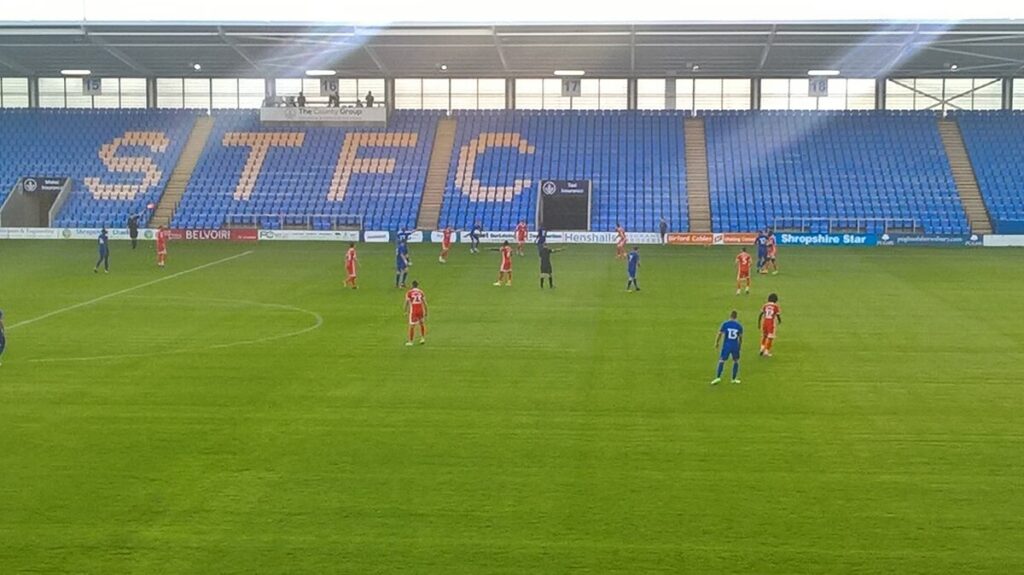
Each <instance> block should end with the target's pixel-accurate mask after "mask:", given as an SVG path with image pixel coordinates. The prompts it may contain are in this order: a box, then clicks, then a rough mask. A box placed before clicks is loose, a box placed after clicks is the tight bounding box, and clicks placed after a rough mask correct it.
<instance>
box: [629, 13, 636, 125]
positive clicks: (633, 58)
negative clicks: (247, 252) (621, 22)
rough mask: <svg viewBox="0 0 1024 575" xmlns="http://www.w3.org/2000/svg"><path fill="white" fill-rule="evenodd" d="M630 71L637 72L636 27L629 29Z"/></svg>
mask: <svg viewBox="0 0 1024 575" xmlns="http://www.w3.org/2000/svg"><path fill="white" fill-rule="evenodd" d="M629 71H630V72H636V26H630V27H629ZM635 107H636V106H634V108H635Z"/></svg>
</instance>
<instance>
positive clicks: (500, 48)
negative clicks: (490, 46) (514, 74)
mask: <svg viewBox="0 0 1024 575" xmlns="http://www.w3.org/2000/svg"><path fill="white" fill-rule="evenodd" d="M491 33H492V34H494V48H495V49H496V50H497V51H498V60H501V69H502V70H504V71H506V72H508V60H507V59H506V58H505V48H504V47H503V46H502V45H501V37H500V36H498V29H497V26H491Z"/></svg>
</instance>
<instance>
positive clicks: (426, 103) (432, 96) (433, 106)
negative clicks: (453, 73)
mask: <svg viewBox="0 0 1024 575" xmlns="http://www.w3.org/2000/svg"><path fill="white" fill-rule="evenodd" d="M448 89H449V85H448V79H447V78H424V79H423V109H424V110H447V109H448V104H449V101H448Z"/></svg>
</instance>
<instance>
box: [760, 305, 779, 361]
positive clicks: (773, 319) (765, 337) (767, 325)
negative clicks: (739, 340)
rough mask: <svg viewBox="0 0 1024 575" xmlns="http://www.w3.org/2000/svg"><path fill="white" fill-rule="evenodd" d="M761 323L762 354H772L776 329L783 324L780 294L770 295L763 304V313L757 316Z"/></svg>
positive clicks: (765, 355)
mask: <svg viewBox="0 0 1024 575" xmlns="http://www.w3.org/2000/svg"><path fill="white" fill-rule="evenodd" d="M757 321H758V322H759V323H760V324H761V355H762V356H764V357H771V356H772V346H773V345H774V344H775V329H776V328H777V327H778V326H779V325H780V324H782V308H780V307H779V296H778V295H776V294H769V295H768V303H766V304H764V305H763V306H761V315H759V316H757Z"/></svg>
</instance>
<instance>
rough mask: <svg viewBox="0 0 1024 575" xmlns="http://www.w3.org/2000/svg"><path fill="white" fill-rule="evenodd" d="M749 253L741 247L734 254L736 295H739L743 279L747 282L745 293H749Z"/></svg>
mask: <svg viewBox="0 0 1024 575" xmlns="http://www.w3.org/2000/svg"><path fill="white" fill-rule="evenodd" d="M750 259H751V258H750V254H748V253H747V248H742V249H741V250H740V253H739V254H737V255H736V295H740V290H741V289H742V288H743V282H744V280H745V281H746V282H747V294H748V295H749V294H750Z"/></svg>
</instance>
